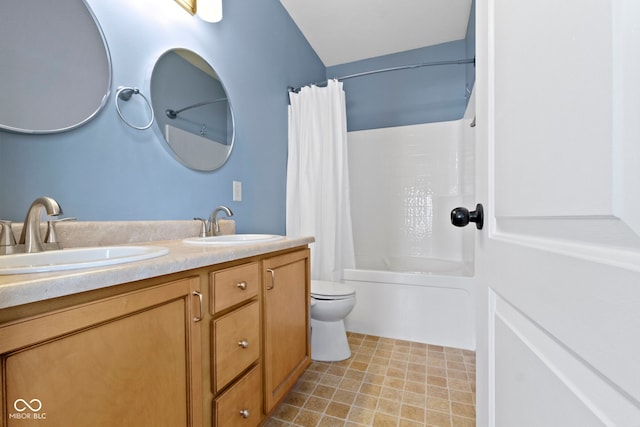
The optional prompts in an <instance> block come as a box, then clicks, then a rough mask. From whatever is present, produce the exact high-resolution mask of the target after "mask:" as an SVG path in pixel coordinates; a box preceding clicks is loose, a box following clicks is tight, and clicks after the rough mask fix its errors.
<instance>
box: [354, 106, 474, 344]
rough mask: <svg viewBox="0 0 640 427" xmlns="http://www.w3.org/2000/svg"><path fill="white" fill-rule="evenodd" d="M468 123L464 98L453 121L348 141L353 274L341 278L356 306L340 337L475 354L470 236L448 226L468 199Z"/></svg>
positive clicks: (470, 167) (470, 192) (470, 136)
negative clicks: (365, 337) (376, 338)
mask: <svg viewBox="0 0 640 427" xmlns="http://www.w3.org/2000/svg"><path fill="white" fill-rule="evenodd" d="M474 116H475V96H474V94H473V93H472V94H471V101H470V103H469V107H468V108H467V111H466V112H465V115H464V117H463V118H462V119H459V120H455V121H449V122H439V123H427V124H420V125H411V126H398V127H392V128H385V129H372V130H364V131H357V132H349V134H348V138H349V162H350V165H349V166H350V170H352V171H356V170H357V171H358V173H357V174H356V173H354V174H352V175H351V177H350V178H351V180H350V183H351V193H352V217H353V223H354V247H355V259H356V268H355V269H347V270H345V271H344V275H343V277H344V279H345V280H346V281H347V283H349V284H350V285H352V286H354V287H355V289H356V293H357V295H358V304H357V305H356V307H355V308H354V310H353V311H352V313H351V314H350V315H349V316H347V318H346V320H345V323H346V327H347V330H349V331H353V332H359V333H365V334H372V335H379V336H386V337H394V338H399V339H405V340H411V341H417V342H423V343H429V344H437V345H443V346H451V347H458V348H465V349H471V350H473V349H475V345H476V340H475V331H474V328H475V311H474V298H475V295H474V288H475V278H474V271H475V268H474V237H475V235H474V231H473V230H474V229H475V227H474V228H473V229H471V228H467V229H460V228H456V227H453V226H452V225H451V223H450V218H449V213H450V211H451V209H453V208H455V207H457V206H470V205H472V202H473V201H474V197H475V184H474V181H475V180H474V176H475V133H474V129H475V128H472V127H470V124H471V122H472V121H473V119H474ZM389 207H393V208H392V209H389ZM381 224H385V225H386V226H381Z"/></svg>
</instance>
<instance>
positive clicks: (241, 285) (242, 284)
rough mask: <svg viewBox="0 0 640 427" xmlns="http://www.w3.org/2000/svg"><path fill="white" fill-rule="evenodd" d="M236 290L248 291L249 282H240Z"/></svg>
mask: <svg viewBox="0 0 640 427" xmlns="http://www.w3.org/2000/svg"><path fill="white" fill-rule="evenodd" d="M236 288H238V289H240V290H243V291H244V290H246V289H247V282H245V281H244V280H243V281H242V282H238V283H237V284H236Z"/></svg>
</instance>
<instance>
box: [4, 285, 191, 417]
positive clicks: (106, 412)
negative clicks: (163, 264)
mask: <svg viewBox="0 0 640 427" xmlns="http://www.w3.org/2000/svg"><path fill="white" fill-rule="evenodd" d="M198 289H199V279H198V278H188V279H184V280H179V281H175V282H171V283H167V284H164V285H159V286H154V287H152V288H147V289H144V290H141V291H136V292H131V293H127V294H124V295H121V296H116V297H113V298H107V299H102V300H99V301H96V302H93V303H88V304H83V305H79V306H76V307H73V308H70V309H66V310H60V311H56V312H53V313H50V314H45V315H41V316H37V317H34V318H30V319H28V320H25V321H21V322H14V323H11V324H7V325H3V326H1V327H0V354H1V363H2V370H1V372H2V377H1V380H2V389H1V390H0V392H1V393H2V405H3V408H4V411H3V418H4V419H3V420H2V421H3V422H2V425H3V426H7V427H11V426H18V425H19V426H21V427H22V426H40V425H43V424H42V422H43V420H46V425H47V426H65V427H66V426H89V425H90V426H105V427H107V426H109V427H112V426H141V425H149V426H167V427H175V426H201V425H202V397H201V396H202V394H201V393H202V380H201V373H200V370H201V343H200V339H201V338H200V330H199V329H200V323H198V321H199V316H201V315H202V312H201V311H200V310H201V309H202V307H201V304H200V298H199V297H198V293H197V291H198Z"/></svg>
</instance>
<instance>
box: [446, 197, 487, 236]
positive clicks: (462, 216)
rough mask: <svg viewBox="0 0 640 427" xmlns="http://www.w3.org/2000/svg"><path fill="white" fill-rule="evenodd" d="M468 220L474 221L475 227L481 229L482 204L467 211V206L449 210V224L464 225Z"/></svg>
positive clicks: (482, 223) (482, 219)
mask: <svg viewBox="0 0 640 427" xmlns="http://www.w3.org/2000/svg"><path fill="white" fill-rule="evenodd" d="M470 222H475V223H476V228H477V229H478V230H482V226H483V225H484V210H483V209H482V204H480V203H478V204H477V205H476V210H475V211H471V212H469V209H467V208H455V209H454V210H452V211H451V224H453V225H455V226H456V227H464V226H465V225H467V224H469V223H470Z"/></svg>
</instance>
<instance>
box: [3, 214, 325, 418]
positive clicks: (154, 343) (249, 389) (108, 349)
mask: <svg viewBox="0 0 640 427" xmlns="http://www.w3.org/2000/svg"><path fill="white" fill-rule="evenodd" d="M109 227H113V229H111V230H110V229H109ZM197 227H198V224H196V222H195V221H157V222H153V221H152V222H149V223H146V222H145V223H143V222H140V223H135V222H134V223H126V222H123V223H117V222H116V223H81V222H78V223H75V224H71V223H68V224H67V223H65V224H60V227H59V229H60V231H61V233H60V234H61V237H62V238H63V240H64V238H65V236H72V235H74V234H75V235H83V231H82V230H83V229H86V230H89V229H92V230H94V231H96V230H100V231H99V232H97V233H93V234H92V238H93V239H95V242H89V244H88V245H89V246H93V245H94V244H96V243H99V244H100V246H102V247H104V246H107V245H117V246H118V247H121V248H127V247H131V244H135V246H136V247H141V248H148V249H149V251H151V252H159V253H160V252H161V254H160V255H157V256H154V257H150V258H148V259H143V260H132V261H131V262H122V263H119V264H115V265H98V266H93V267H89V268H79V269H77V268H72V269H63V270H60V271H52V272H38V273H25V274H4V275H0V356H1V360H2V371H0V372H1V374H0V380H1V382H2V388H1V391H0V393H2V405H3V408H4V411H3V413H2V416H3V420H2V425H6V426H14V425H20V426H29V425H33V426H37V425H43V424H42V421H43V420H46V425H54V426H69V425H74V426H75V425H92V426H114V425H119V426H140V425H149V426H151V425H153V426H168V427H175V426H198V427H199V426H218V427H222V426H224V427H229V426H258V425H260V424H262V423H263V422H264V421H265V420H266V418H267V416H268V414H269V413H270V412H272V411H273V409H274V408H275V407H276V405H277V404H278V403H279V402H280V401H281V400H282V399H283V398H284V396H285V395H286V393H287V392H288V391H289V390H290V389H291V387H292V386H293V385H294V384H295V382H296V380H297V379H298V378H299V376H300V375H301V374H302V372H303V371H304V369H305V368H306V367H307V366H308V365H309V363H310V346H309V285H310V278H309V277H310V276H309V249H308V244H309V243H311V242H313V238H311V237H304V238H288V237H277V236H261V235H255V236H247V235H237V236H236V237H221V238H218V239H215V238H205V239H200V238H195V239H194V238H189V239H187V240H185V238H187V237H189V236H195V235H197ZM133 229H135V231H132V230H133ZM118 230H119V231H118ZM123 230H124V233H123V234H122V235H123V236H124V235H126V236H128V238H126V239H124V240H120V241H118V237H117V236H118V233H119V232H122V231H123ZM140 230H142V231H140ZM159 230H160V231H159ZM163 230H164V231H163ZM187 230H188V231H187ZM65 233H66V234H65ZM100 233H103V234H102V235H100ZM136 233H138V234H139V235H147V236H155V237H156V239H145V240H141V239H139V238H137V237H139V236H138V235H137V234H136ZM96 234H97V236H96ZM157 237H166V239H165V240H160V239H157ZM76 243H77V242H76ZM85 243H86V242H85ZM78 246H82V245H81V244H78ZM65 251H68V250H66V249H65V250H62V251H60V252H61V253H63V252H65ZM79 251H83V250H82V249H79ZM52 252H53V251H52Z"/></svg>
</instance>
